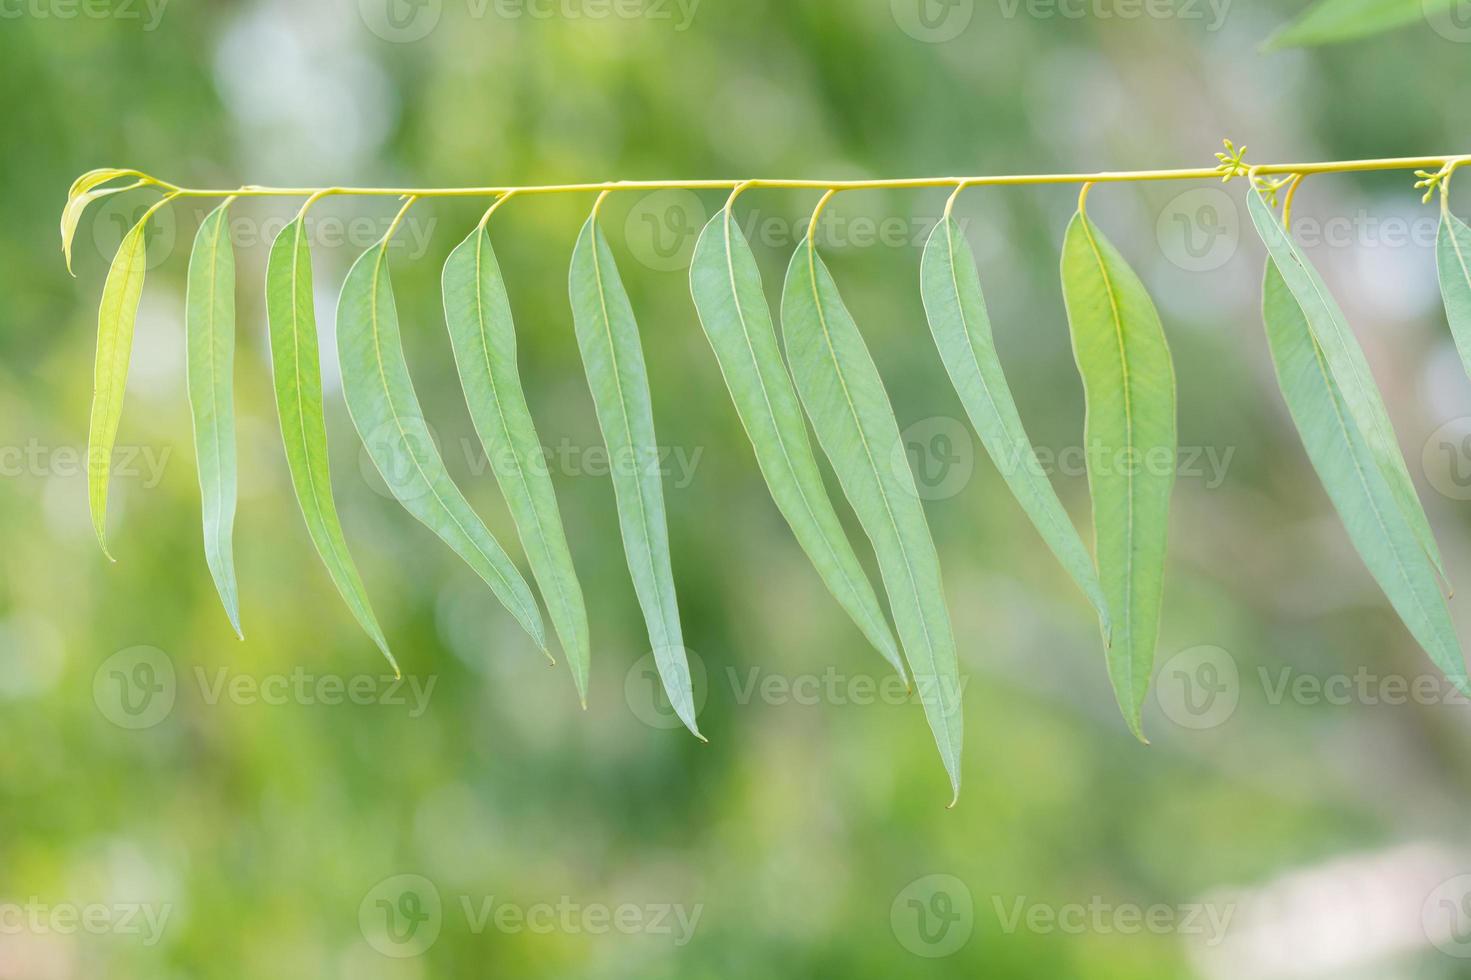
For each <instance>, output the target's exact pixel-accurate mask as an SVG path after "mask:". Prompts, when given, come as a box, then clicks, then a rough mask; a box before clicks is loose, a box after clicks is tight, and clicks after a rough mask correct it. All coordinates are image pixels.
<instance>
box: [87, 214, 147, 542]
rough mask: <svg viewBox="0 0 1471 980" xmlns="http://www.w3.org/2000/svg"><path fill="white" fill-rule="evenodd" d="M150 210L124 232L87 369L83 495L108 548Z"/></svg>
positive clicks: (110, 270)
mask: <svg viewBox="0 0 1471 980" xmlns="http://www.w3.org/2000/svg"><path fill="white" fill-rule="evenodd" d="M150 214H152V212H149V214H145V215H144V216H143V218H142V220H140V221H139V222H138V223H137V224H136V225H134V226H133V227H132V229H130V230H129V231H128V233H127V234H126V235H124V236H123V240H122V243H121V244H119V245H118V249H117V254H115V255H114V256H113V257H112V265H111V267H110V268H108V270H107V281H106V282H105V283H104V284H103V286H102V303H101V305H100V306H99V307H98V310H97V361H96V365H95V367H94V369H93V375H92V418H91V422H90V424H89V426H88V434H87V500H88V503H89V504H90V506H91V510H92V528H93V530H94V531H96V532H97V543H98V544H100V545H101V546H102V552H103V554H105V555H107V557H108V558H111V557H112V554H111V553H110V552H108V550H107V487H108V482H109V478H110V476H111V474H112V447H113V444H114V443H115V442H116V440H117V427H118V423H119V422H120V421H121V420H122V414H123V396H124V394H125V392H126V389H127V385H128V361H129V359H130V357H131V356H132V352H133V327H134V326H135V324H136V323H137V320H138V301H139V300H140V299H142V297H143V275H144V273H145V272H146V271H147V269H148V240H147V235H146V233H145V230H146V227H147V225H148V218H149V215H150Z"/></svg>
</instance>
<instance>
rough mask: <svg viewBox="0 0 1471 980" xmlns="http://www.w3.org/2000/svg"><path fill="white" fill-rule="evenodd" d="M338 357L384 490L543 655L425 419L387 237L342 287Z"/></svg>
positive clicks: (534, 626) (527, 599) (512, 576)
mask: <svg viewBox="0 0 1471 980" xmlns="http://www.w3.org/2000/svg"><path fill="white" fill-rule="evenodd" d="M337 359H338V361H339V362H340V364H341V368H342V395H343V397H344V398H345V399H346V401H347V412H348V414H349V415H350V416H352V423H353V426H354V427H356V428H357V430H358V435H359V436H361V437H362V440H363V445H364V447H366V448H367V450H368V456H369V458H370V459H372V460H373V465H374V466H376V467H377V468H378V472H379V473H380V474H382V476H383V482H384V483H386V484H387V485H388V489H389V491H390V492H392V494H393V495H394V497H396V498H397V499H398V502H399V503H401V504H403V506H404V509H405V510H407V511H408V512H409V513H410V514H412V515H414V517H416V518H418V519H419V521H420V522H421V523H423V525H424V526H425V527H427V528H429V530H431V531H433V532H434V533H435V534H437V535H438V536H439V537H440V539H441V540H443V541H444V543H445V544H447V545H449V546H450V547H451V548H452V549H454V551H455V553H456V554H457V555H459V556H460V557H461V558H463V559H464V560H465V562H466V564H468V565H469V566H470V567H471V568H473V569H474V570H475V573H476V574H477V575H479V576H480V577H481V578H482V579H484V580H485V584H486V585H489V586H490V589H491V591H492V592H494V593H495V595H496V597H497V598H498V599H500V601H501V602H502V603H503V604H504V605H505V607H506V608H507V609H508V610H510V612H511V615H512V616H515V617H516V621H517V622H518V623H520V624H521V627H522V628H523V629H524V630H526V632H527V633H529V634H531V638H532V639H534V640H535V641H536V644H537V646H539V647H540V648H541V649H542V650H543V651H545V650H546V634H545V632H544V631H543V630H542V624H541V613H540V612H539V611H538V610H537V608H536V599H535V598H534V597H533V596H532V594H531V589H530V587H529V586H527V584H526V580H525V579H523V578H522V577H521V573H520V572H519V571H517V570H516V566H515V565H514V564H513V563H512V562H511V559H510V558H509V557H508V556H507V555H506V553H505V551H504V550H503V549H502V548H501V546H500V543H499V542H497V541H496V539H495V537H494V535H492V534H491V533H490V529H489V528H487V527H486V526H485V524H484V523H483V522H482V521H481V520H480V517H479V515H477V514H476V513H475V511H474V509H472V508H471V507H470V502H469V501H467V500H466V499H465V496H464V494H462V493H460V488H459V487H457V486H455V483H454V481H453V480H452V479H450V475H449V471H448V470H447V469H446V468H445V465H444V459H443V457H441V456H440V454H439V449H438V447H437V446H435V444H434V437H433V435H432V434H431V433H430V431H429V426H428V425H427V424H426V422H425V421H424V410H423V409H422V408H420V407H419V396H418V395H417V394H416V393H415V392H414V384H413V382H412V381H411V380H410V379H409V367H408V363H407V361H405V359H404V352H403V342H402V340H400V338H399V332H398V310H397V308H396V305H395V303H394V298H393V285H392V283H391V282H390V281H389V276H388V240H387V239H386V238H385V239H384V240H383V241H382V242H381V243H380V244H378V245H377V246H375V247H373V248H370V249H368V250H367V251H366V252H364V253H363V254H362V255H360V256H359V257H358V259H357V261H356V262H354V263H353V264H352V268H350V269H349V270H348V271H347V278H346V279H345V280H344V281H343V283H342V293H341V295H340V296H339V297H338V300H337ZM549 656H550V655H549Z"/></svg>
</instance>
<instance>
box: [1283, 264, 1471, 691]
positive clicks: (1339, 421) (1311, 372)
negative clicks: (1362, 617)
mask: <svg viewBox="0 0 1471 980" xmlns="http://www.w3.org/2000/svg"><path fill="white" fill-rule="evenodd" d="M1262 319H1263V321H1264V322H1265V324H1266V328H1267V342H1268V343H1269V344H1270V346H1271V351H1272V363H1273V365H1274V366H1275V368H1276V370H1277V382H1278V385H1279V386H1280V387H1281V389H1282V396H1283V398H1284V399H1285V400H1286V402H1287V408H1288V410H1289V411H1290V412H1291V413H1292V420H1293V422H1294V424H1295V425H1296V426H1297V431H1298V433H1299V434H1300V435H1301V436H1302V442H1303V446H1304V448H1305V449H1306V450H1307V453H1308V458H1309V459H1310V460H1311V461H1312V464H1313V468H1314V469H1315V470H1317V472H1318V478H1319V479H1320V480H1321V481H1322V483H1323V488H1324V489H1325V490H1327V491H1328V497H1329V499H1330V500H1332V501H1333V506H1334V508H1335V509H1336V510H1337V511H1338V514H1339V516H1340V517H1341V518H1342V519H1343V525H1344V527H1345V528H1346V529H1347V530H1348V535H1349V539H1350V540H1351V541H1353V544H1354V547H1355V548H1356V549H1357V550H1358V552H1359V555H1360V556H1361V557H1362V558H1363V559H1364V564H1365V565H1367V566H1368V568H1369V572H1370V573H1371V574H1372V575H1373V576H1374V580H1375V581H1376V582H1378V583H1379V587H1380V588H1381V589H1383V590H1384V594H1385V595H1387V596H1388V597H1389V601H1390V603H1391V604H1393V606H1394V608H1395V611H1396V612H1398V613H1399V616H1400V618H1401V619H1402V620H1404V622H1405V625H1406V626H1407V627H1409V630H1410V633H1411V634H1412V635H1413V636H1414V637H1415V639H1416V640H1417V641H1418V642H1419V644H1420V645H1421V646H1422V647H1424V648H1425V651H1426V652H1427V653H1429V654H1430V659H1431V660H1433V661H1434V662H1435V664H1436V666H1438V667H1439V668H1440V669H1441V670H1442V671H1443V672H1444V673H1445V675H1446V677H1448V678H1449V679H1450V680H1451V681H1452V682H1454V683H1455V685H1456V686H1457V687H1458V688H1460V689H1461V690H1462V691H1463V692H1468V693H1471V683H1468V681H1467V676H1466V661H1465V658H1464V657H1463V655H1462V653H1461V647H1460V643H1459V642H1458V641H1457V639H1456V631H1455V628H1454V626H1453V625H1452V623H1451V618H1450V612H1449V611H1448V610H1447V609H1446V603H1445V599H1444V598H1443V597H1442V595H1441V593H1440V586H1439V583H1438V582H1437V581H1436V577H1435V569H1434V567H1433V566H1432V564H1431V562H1430V560H1429V557H1428V556H1427V555H1426V554H1425V550H1424V548H1422V547H1421V546H1420V542H1419V538H1418V537H1417V535H1416V534H1415V531H1414V529H1413V528H1412V527H1411V526H1410V524H1409V522H1408V521H1407V520H1406V519H1405V515H1404V514H1403V512H1401V511H1400V509H1399V508H1398V507H1397V506H1395V501H1394V494H1393V491H1392V490H1391V488H1390V486H1389V483H1388V482H1387V481H1386V480H1385V478H1384V474H1383V472H1382V471H1381V470H1380V468H1379V467H1378V466H1377V465H1376V464H1375V459H1374V454H1373V452H1372V450H1371V449H1370V448H1369V446H1368V443H1367V442H1366V441H1365V439H1364V436H1363V433H1362V431H1361V430H1360V429H1359V427H1358V426H1357V425H1356V424H1354V421H1353V419H1352V417H1351V415H1350V413H1349V410H1348V402H1347V399H1346V398H1345V397H1344V394H1343V392H1342V391H1341V390H1340V389H1339V387H1338V382H1337V379H1336V378H1335V377H1334V375H1333V373H1332V371H1331V370H1330V369H1329V366H1328V359H1327V356H1326V354H1325V352H1324V351H1323V348H1322V347H1321V346H1320V345H1319V344H1318V342H1317V341H1316V340H1315V339H1314V335H1313V332H1312V330H1311V329H1310V327H1309V325H1308V319H1307V317H1306V316H1305V315H1304V312H1303V308H1302V306H1301V305H1300V304H1299V303H1298V301H1297V299H1296V297H1295V296H1294V294H1293V292H1292V290H1291V289H1290V288H1289V287H1288V285H1287V283H1286V282H1285V281H1284V279H1283V277H1282V275H1281V273H1280V272H1278V270H1277V266H1276V264H1275V263H1274V262H1273V261H1272V260H1271V259H1268V260H1267V270H1266V277H1265V279H1264V281H1263V286H1262Z"/></svg>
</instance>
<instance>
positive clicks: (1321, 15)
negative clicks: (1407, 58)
mask: <svg viewBox="0 0 1471 980" xmlns="http://www.w3.org/2000/svg"><path fill="white" fill-rule="evenodd" d="M1451 2H1452V0H1318V2H1317V3H1315V4H1313V5H1312V6H1310V7H1308V9H1307V10H1305V11H1303V12H1302V13H1301V14H1299V15H1298V17H1297V19H1296V20H1294V21H1292V22H1291V23H1290V24H1287V25H1286V26H1284V27H1281V28H1279V29H1278V30H1277V31H1276V32H1275V33H1274V34H1273V35H1272V36H1271V37H1269V38H1267V40H1266V42H1265V43H1264V44H1263V45H1262V47H1263V49H1265V50H1268V51H1274V50H1277V49H1279V48H1300V47H1310V46H1314V45H1319V44H1337V43H1339V42H1341V41H1353V40H1356V39H1358V38H1362V37H1371V36H1373V35H1375V34H1382V33H1384V32H1385V31H1390V30H1393V29H1395V28H1396V27H1404V26H1406V25H1408V24H1414V23H1416V22H1423V21H1424V20H1425V18H1426V17H1429V16H1432V15H1437V14H1439V13H1440V12H1441V11H1443V10H1447V9H1449V8H1450V6H1451Z"/></svg>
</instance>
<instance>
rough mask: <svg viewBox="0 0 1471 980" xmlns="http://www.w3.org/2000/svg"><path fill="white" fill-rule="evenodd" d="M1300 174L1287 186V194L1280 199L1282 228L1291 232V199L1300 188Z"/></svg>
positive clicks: (1301, 176)
mask: <svg viewBox="0 0 1471 980" xmlns="http://www.w3.org/2000/svg"><path fill="white" fill-rule="evenodd" d="M1302 178H1303V175H1302V174H1297V175H1296V176H1294V177H1293V178H1292V182H1291V183H1290V184H1288V185H1287V194H1286V195H1285V196H1284V197H1283V198H1282V227H1283V228H1285V229H1287V230H1289V231H1290V230H1292V199H1293V198H1294V197H1296V196H1297V189H1298V188H1299V187H1301V186H1302Z"/></svg>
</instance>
